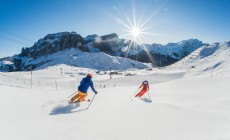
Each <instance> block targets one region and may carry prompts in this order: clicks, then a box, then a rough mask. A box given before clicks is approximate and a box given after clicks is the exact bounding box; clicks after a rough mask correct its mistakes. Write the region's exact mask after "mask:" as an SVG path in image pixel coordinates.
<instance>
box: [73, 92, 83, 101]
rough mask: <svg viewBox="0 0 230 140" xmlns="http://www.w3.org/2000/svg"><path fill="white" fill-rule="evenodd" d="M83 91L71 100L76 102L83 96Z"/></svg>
mask: <svg viewBox="0 0 230 140" xmlns="http://www.w3.org/2000/svg"><path fill="white" fill-rule="evenodd" d="M81 94H82V92H80V91H78V92H77V95H75V96H73V98H71V102H75V101H77V100H78V99H79V98H80V97H81Z"/></svg>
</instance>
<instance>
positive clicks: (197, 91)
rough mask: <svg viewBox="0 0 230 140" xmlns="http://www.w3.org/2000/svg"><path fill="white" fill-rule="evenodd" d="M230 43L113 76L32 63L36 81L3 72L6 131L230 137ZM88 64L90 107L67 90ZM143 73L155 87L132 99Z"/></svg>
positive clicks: (7, 139)
mask: <svg viewBox="0 0 230 140" xmlns="http://www.w3.org/2000/svg"><path fill="white" fill-rule="evenodd" d="M229 46H230V45H229V42H226V43H221V44H216V45H208V46H203V47H202V48H200V49H198V50H196V51H195V52H194V53H192V54H191V55H189V56H188V57H186V58H184V59H183V60H182V61H181V62H178V63H177V64H174V65H172V66H170V67H166V68H165V69H157V68H155V69H152V70H145V69H143V70H134V71H133V70H127V71H123V72H121V74H119V75H113V79H111V80H110V79H109V75H108V74H97V73H96V72H95V71H94V70H91V69H80V68H77V67H73V66H72V67H71V66H67V65H58V66H52V67H47V68H46V69H40V70H37V71H33V80H32V82H31V81H30V78H31V73H30V72H13V73H0V90H1V92H0V102H1V104H2V105H1V106H0V110H1V116H0V124H1V125H0V132H1V133H0V139H2V140H14V139H17V140H31V139H33V140H41V139H55V140H63V139H65V140H75V139H84V140H92V139H93V140H108V139H119V140H120V139H124V140H153V139H154V140H155V139H156V140H169V139H170V140H228V139H230V133H229V130H230V94H229V90H230V87H229V83H230V59H229V58H230V57H229V56H230V47H229ZM72 52H73V51H72ZM100 55H103V54H100ZM86 56H87V54H86ZM72 57H73V58H74V57H76V59H79V58H78V57H80V58H81V56H72ZM82 57H83V56H82ZM108 57H111V56H107V57H106V59H109V58H108ZM84 58H85V57H84ZM111 58H113V59H114V62H117V61H118V62H119V58H116V59H115V58H114V57H111ZM50 59H51V58H50ZM66 60H70V62H71V59H70V58H67V59H66ZM66 60H63V61H66ZM78 61H80V60H78ZM60 68H62V73H61V71H60ZM89 72H90V73H92V74H93V81H94V84H95V88H96V90H97V91H98V94H97V95H96V97H95V99H94V100H93V102H92V104H91V106H90V108H89V109H86V108H87V107H88V105H89V102H82V103H81V105H80V106H75V105H69V104H68V103H67V100H68V99H69V98H68V96H70V95H71V94H72V93H74V91H76V90H77V86H78V85H79V82H80V80H81V78H83V77H84V76H85V74H86V73H89ZM127 73H131V74H134V75H133V76H131V75H130V76H125V75H126V74H127ZM144 80H148V81H149V83H150V92H149V94H145V95H144V96H143V97H142V98H141V99H134V98H133V101H132V100H131V99H130V96H132V95H135V94H134V93H135V91H136V90H137V88H138V87H139V86H140V84H141V82H142V81H144ZM50 82H52V83H53V84H50ZM70 82H72V83H70ZM30 83H31V84H33V87H32V89H31V87H30ZM55 83H56V84H55ZM9 85H10V86H9ZM88 93H89V96H88V97H87V99H92V98H93V95H94V94H93V92H92V91H91V90H89V91H88Z"/></svg>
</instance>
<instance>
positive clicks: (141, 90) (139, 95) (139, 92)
mask: <svg viewBox="0 0 230 140" xmlns="http://www.w3.org/2000/svg"><path fill="white" fill-rule="evenodd" d="M142 92H143V89H142V90H141V91H140V92H139V93H138V94H137V95H136V96H135V97H137V96H140V94H142Z"/></svg>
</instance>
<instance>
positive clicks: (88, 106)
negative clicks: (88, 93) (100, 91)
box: [87, 94, 96, 109]
mask: <svg viewBox="0 0 230 140" xmlns="http://www.w3.org/2000/svg"><path fill="white" fill-rule="evenodd" d="M95 96H96V94H95V95H94V96H93V99H92V100H91V102H90V103H89V105H88V107H87V109H89V107H90V105H91V104H92V102H93V100H94V98H95Z"/></svg>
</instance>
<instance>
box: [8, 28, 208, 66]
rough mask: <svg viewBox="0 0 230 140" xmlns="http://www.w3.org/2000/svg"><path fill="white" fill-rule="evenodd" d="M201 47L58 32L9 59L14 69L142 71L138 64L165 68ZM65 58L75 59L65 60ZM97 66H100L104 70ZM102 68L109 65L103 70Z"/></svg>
mask: <svg viewBox="0 0 230 140" xmlns="http://www.w3.org/2000/svg"><path fill="white" fill-rule="evenodd" d="M203 45H205V44H203V43H202V42H201V41H199V40H197V39H189V40H184V41H181V42H178V43H169V44H166V45H161V44H152V45H148V44H145V45H138V44H137V43H135V42H132V41H130V40H127V39H120V38H119V36H118V35H117V34H115V33H112V34H108V35H104V36H98V35H96V34H93V35H88V36H87V37H86V38H84V37H82V36H81V35H79V34H77V33H76V32H60V33H55V34H48V35H47V36H45V37H44V38H41V39H39V40H38V41H37V42H36V43H35V44H34V45H33V46H32V47H29V48H22V51H21V53H20V54H18V55H15V56H13V57H11V60H12V61H11V62H12V63H13V64H14V67H15V70H29V69H31V68H32V69H35V68H38V67H39V68H41V67H43V68H44V67H45V66H48V65H55V64H60V63H64V64H69V65H74V66H79V67H88V68H95V69H99V70H107V69H108V67H110V68H112V69H118V67H119V68H122V69H124V68H125V69H127V68H144V67H143V66H144V65H145V64H141V62H144V63H152V65H154V66H167V65H170V64H173V63H175V62H177V61H179V60H180V59H182V58H183V57H185V56H187V55H189V54H190V53H192V52H193V51H194V50H196V49H197V48H199V47H201V46H203ZM71 51H72V52H71ZM102 52H103V53H102ZM89 53H90V54H89ZM97 53H98V54H97ZM83 55H86V56H87V57H86V56H83ZM108 55H110V56H111V57H108ZM76 56H77V57H76ZM79 56H81V57H85V61H84V60H81V61H80V60H79V59H80V58H79ZM94 56H97V57H94ZM124 57H125V58H124ZM51 58H52V59H51ZM54 58H55V59H54ZM67 58H75V59H69V61H67V60H66V59H67ZM86 58H87V59H86ZM92 58H95V59H96V60H97V63H96V64H88V63H87V62H88V61H89V59H90V60H91V61H92ZM107 58H111V59H107ZM123 58H124V59H123ZM127 58H128V59H127ZM115 59H117V60H118V59H119V61H120V62H119V65H120V66H117V64H118V63H116V65H115V66H114V67H112V66H109V65H111V64H114V63H113V62H114V61H113V60H115ZM130 59H132V60H136V61H139V62H136V61H131V60H130ZM54 60H55V61H54ZM57 60H58V61H57ZM62 60H63V61H62ZM98 60H100V62H98ZM108 60H111V64H109V63H108ZM124 61H127V62H130V63H126V64H127V65H128V66H126V65H124V63H123V62H124ZM85 62H86V63H85ZM134 63H135V64H134ZM99 65H102V66H103V68H102V67H99ZM104 65H108V66H107V67H105V66H104Z"/></svg>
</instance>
